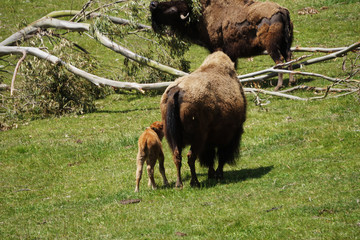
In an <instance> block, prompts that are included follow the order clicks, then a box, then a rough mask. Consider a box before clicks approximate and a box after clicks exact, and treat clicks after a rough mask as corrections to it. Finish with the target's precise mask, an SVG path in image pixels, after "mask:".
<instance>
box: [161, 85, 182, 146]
mask: <svg viewBox="0 0 360 240" xmlns="http://www.w3.org/2000/svg"><path fill="white" fill-rule="evenodd" d="M179 96H180V89H179V88H177V87H175V88H172V89H170V91H169V92H168V100H167V105H166V116H165V136H166V140H167V141H168V143H169V146H170V148H171V150H172V151H173V152H174V150H175V149H176V148H178V150H179V151H181V149H182V148H183V142H182V124H181V119H180V101H181V99H180V97H179Z"/></svg>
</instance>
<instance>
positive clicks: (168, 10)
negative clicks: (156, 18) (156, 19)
mask: <svg viewBox="0 0 360 240" xmlns="http://www.w3.org/2000/svg"><path fill="white" fill-rule="evenodd" d="M178 11H179V10H178V8H177V7H171V8H169V9H167V10H166V11H165V12H164V14H166V15H173V14H176V13H177V12H178Z"/></svg>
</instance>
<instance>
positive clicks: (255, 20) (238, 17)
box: [150, 0, 294, 90]
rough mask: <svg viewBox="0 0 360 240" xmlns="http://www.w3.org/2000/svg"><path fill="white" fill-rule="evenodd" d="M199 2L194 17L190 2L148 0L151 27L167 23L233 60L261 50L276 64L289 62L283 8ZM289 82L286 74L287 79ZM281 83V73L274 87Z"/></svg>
mask: <svg viewBox="0 0 360 240" xmlns="http://www.w3.org/2000/svg"><path fill="white" fill-rule="evenodd" d="M199 1H200V4H201V15H200V16H195V14H194V13H193V9H192V7H191V6H189V5H188V4H187V3H188V2H190V1H185V0H179V1H171V2H156V1H155V2H151V3H150V11H151V20H152V27H153V29H154V30H155V31H158V30H160V29H161V28H162V26H163V25H168V26H171V28H172V30H174V31H176V32H178V33H180V35H182V36H184V37H187V38H189V39H190V40H191V41H192V42H194V43H196V44H199V45H202V46H204V47H206V48H207V49H208V50H209V51H210V52H214V51H218V50H221V51H223V52H224V53H226V54H227V55H228V56H229V57H230V58H231V60H232V61H233V62H235V63H236V61H237V58H239V57H250V56H254V55H258V54H261V53H262V52H263V51H264V50H266V51H267V52H268V53H269V54H270V56H271V58H272V59H273V60H274V62H275V63H276V64H278V63H281V62H282V61H283V60H286V61H290V59H291V51H290V47H291V44H292V40H293V24H292V22H291V21H290V14H289V11H288V10H287V9H286V8H283V7H281V6H279V5H278V4H276V3H273V2H257V1H254V0H217V1H209V0H199ZM194 18H196V19H194ZM293 81H294V79H293V77H292V76H290V82H293ZM282 84H283V76H282V74H279V79H278V84H277V86H276V90H278V89H279V88H280V87H281V86H282Z"/></svg>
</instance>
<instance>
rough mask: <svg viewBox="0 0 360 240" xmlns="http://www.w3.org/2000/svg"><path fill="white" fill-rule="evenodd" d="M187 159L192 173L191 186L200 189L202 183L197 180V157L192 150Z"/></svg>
mask: <svg viewBox="0 0 360 240" xmlns="http://www.w3.org/2000/svg"><path fill="white" fill-rule="evenodd" d="M187 157H188V164H189V167H190V172H191V181H190V186H192V187H200V183H199V180H198V179H197V176H196V170H195V160H196V158H197V156H196V154H195V153H194V152H193V151H192V149H190V151H189V152H188V154H187Z"/></svg>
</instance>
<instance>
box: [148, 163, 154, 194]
mask: <svg viewBox="0 0 360 240" xmlns="http://www.w3.org/2000/svg"><path fill="white" fill-rule="evenodd" d="M155 163H156V158H153V159H150V161H149V162H148V163H147V172H148V176H149V182H148V186H149V187H152V189H156V184H155V179H154V167H155Z"/></svg>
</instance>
